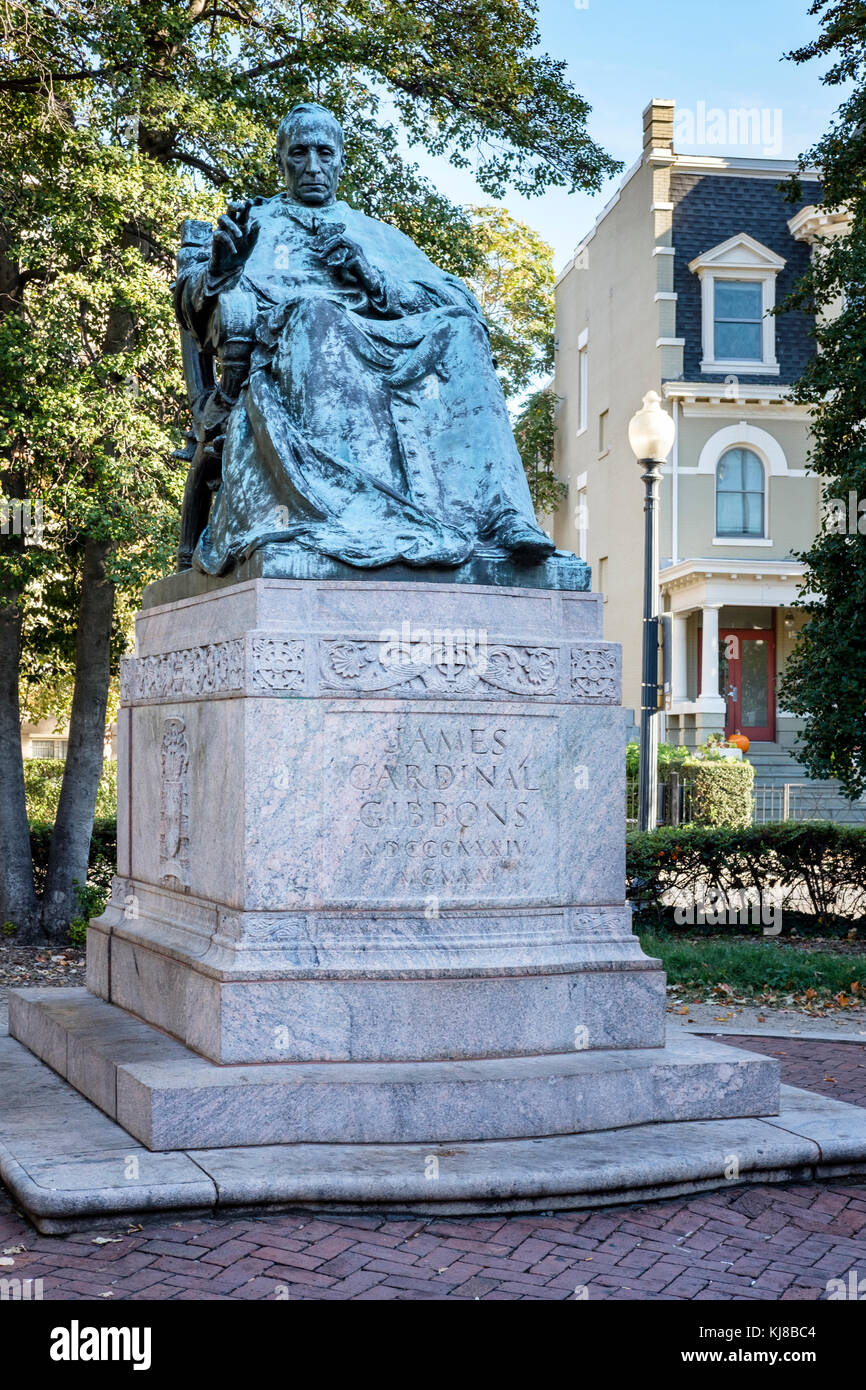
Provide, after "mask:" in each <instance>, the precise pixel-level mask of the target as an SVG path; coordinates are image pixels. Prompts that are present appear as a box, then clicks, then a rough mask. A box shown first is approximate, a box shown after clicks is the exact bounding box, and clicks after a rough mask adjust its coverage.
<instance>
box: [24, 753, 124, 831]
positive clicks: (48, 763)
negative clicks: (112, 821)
mask: <svg viewBox="0 0 866 1390" xmlns="http://www.w3.org/2000/svg"><path fill="white" fill-rule="evenodd" d="M65 766H66V763H65V762H64V761H63V759H62V758H25V759H24V790H25V792H26V794H27V815H28V816H29V818H30V820H31V821H33V822H39V823H47V822H50V821H53V820H54V818H55V816H56V815H57V803H58V801H59V800H60V784H61V782H62V781H63V769H64V768H65ZM116 815H117V763H116V762H115V761H114V760H113V759H111V758H106V759H105V762H104V763H103V764H102V776H101V777H100V779H99V790H98V792H97V793H96V818H97V820H104V819H106V818H108V817H110V816H116Z"/></svg>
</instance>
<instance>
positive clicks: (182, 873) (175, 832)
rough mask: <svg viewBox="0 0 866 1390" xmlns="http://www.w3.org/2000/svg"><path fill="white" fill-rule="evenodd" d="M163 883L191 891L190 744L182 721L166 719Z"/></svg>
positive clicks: (162, 757)
mask: <svg viewBox="0 0 866 1390" xmlns="http://www.w3.org/2000/svg"><path fill="white" fill-rule="evenodd" d="M160 760H161V764H162V767H161V772H162V780H161V794H160V826H159V874H160V882H162V883H164V884H165V885H166V887H167V888H175V889H183V890H186V889H188V888H189V744H188V742H187V738H186V726H185V725H184V722H183V720H182V719H166V720H165V723H164V732H163V735H162V747H161V749H160Z"/></svg>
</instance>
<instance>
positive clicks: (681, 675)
mask: <svg viewBox="0 0 866 1390" xmlns="http://www.w3.org/2000/svg"><path fill="white" fill-rule="evenodd" d="M671 629H672V634H671V635H672V641H671V649H672V650H671V704H673V705H677V704H681V703H682V702H683V701H684V700H687V699H688V693H689V687H688V645H687V641H686V639H687V636H688V619H687V618H686V615H685V613H673V614H671Z"/></svg>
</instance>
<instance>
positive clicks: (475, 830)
mask: <svg viewBox="0 0 866 1390" xmlns="http://www.w3.org/2000/svg"><path fill="white" fill-rule="evenodd" d="M325 780H326V789H327V790H326V805H327V814H328V816H329V818H330V825H329V826H328V827H326V831H325V836H324V841H325V850H324V854H325V864H324V870H325V872H324V880H325V883H326V885H327V887H326V891H328V889H331V890H333V891H334V892H335V893H336V895H337V899H338V900H345V898H346V897H347V896H348V897H351V898H353V899H356V898H357V899H360V900H362V901H364V902H369V903H371V904H373V903H384V902H386V901H388V900H389V898H390V899H391V900H393V899H394V898H396V899H399V900H402V901H406V900H407V899H418V900H419V901H421V902H424V901H425V900H426V899H427V898H428V897H429V896H430V895H438V896H440V897H441V898H442V899H443V902H445V901H446V900H455V901H458V902H467V903H468V902H470V901H473V900H477V901H481V902H485V901H497V902H504V901H507V900H508V899H511V898H513V899H514V900H515V903H516V904H517V903H521V902H528V901H530V900H537V899H538V898H542V897H543V898H549V897H550V896H551V895H552V894H553V893H554V892H555V880H556V862H557V853H556V848H557V845H556V842H557V821H558V818H557V814H556V801H557V773H556V724H555V720H554V719H553V718H551V717H545V716H544V715H530V716H523V715H501V714H499V715H496V716H493V717H491V716H490V715H486V714H478V715H467V714H459V715H458V714H454V715H448V714H429V715H427V714H407V715H404V716H398V717H396V718H395V717H394V716H392V715H388V716H385V715H382V714H377V713H374V712H372V711H371V712H369V713H364V714H354V713H352V714H348V713H340V714H333V715H329V716H327V729H326V769H325Z"/></svg>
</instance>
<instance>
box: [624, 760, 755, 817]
mask: <svg viewBox="0 0 866 1390" xmlns="http://www.w3.org/2000/svg"><path fill="white" fill-rule="evenodd" d="M672 772H678V773H679V775H680V777H681V778H682V779H683V780H684V781H688V782H689V783H690V791H691V815H692V820H693V822H694V823H695V824H697V825H718V826H730V827H732V828H736V827H737V826H743V825H748V824H749V823H750V822H751V819H752V787H753V784H754V780H755V769H754V768H753V767H752V764H751V763H749V762H746V761H744V760H740V759H739V758H723V757H722V755H721V754H720V753H717V752H714V751H713V750H712V749H710V750H709V751H707V752H702V754H701V757H700V758H696V757H695V756H694V754H693V753H692V751H691V749H689V748H686V747H684V746H683V745H682V744H672V743H660V744H659V748H658V776H659V780H660V781H666V780H667V778H668V777H669V776H670V775H671V773H672ZM625 773H626V778H627V780H628V782H629V783H630V784H631V785H632V786H634V784H636V783H637V780H638V776H639V773H640V745H639V744H638V743H636V742H632V743H629V744H627V745H626V750H625Z"/></svg>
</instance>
